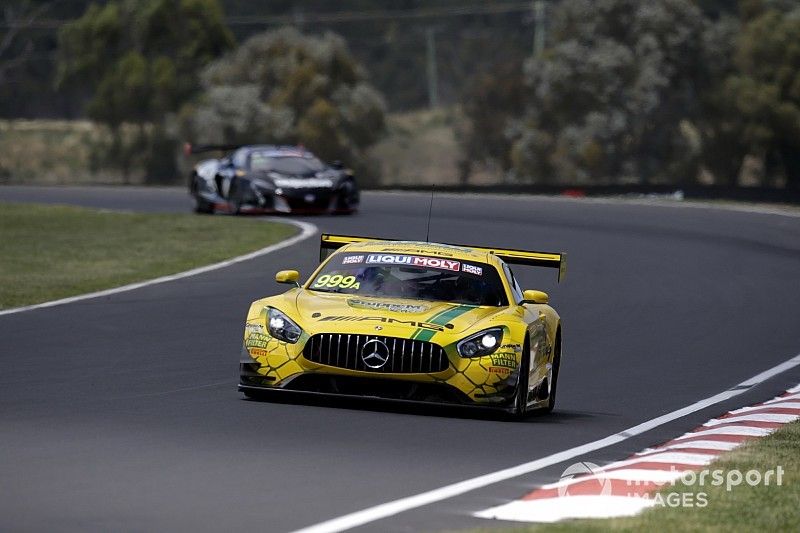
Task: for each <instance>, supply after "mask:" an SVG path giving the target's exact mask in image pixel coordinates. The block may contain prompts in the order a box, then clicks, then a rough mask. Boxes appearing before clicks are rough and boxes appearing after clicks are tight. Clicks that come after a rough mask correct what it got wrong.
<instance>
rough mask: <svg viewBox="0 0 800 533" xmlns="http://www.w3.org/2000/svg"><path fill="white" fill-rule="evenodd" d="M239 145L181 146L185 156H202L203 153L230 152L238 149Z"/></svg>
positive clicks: (187, 144)
mask: <svg viewBox="0 0 800 533" xmlns="http://www.w3.org/2000/svg"><path fill="white" fill-rule="evenodd" d="M241 146H242V145H241V144H192V143H188V142H187V143H184V144H183V153H184V154H185V155H192V154H202V153H204V152H216V151H219V152H231V151H233V150H236V149H238V148H240V147H241Z"/></svg>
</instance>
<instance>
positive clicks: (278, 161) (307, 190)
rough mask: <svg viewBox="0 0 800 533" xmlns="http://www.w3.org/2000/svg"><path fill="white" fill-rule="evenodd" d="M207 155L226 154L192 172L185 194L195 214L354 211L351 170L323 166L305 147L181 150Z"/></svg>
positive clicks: (189, 147)
mask: <svg viewBox="0 0 800 533" xmlns="http://www.w3.org/2000/svg"><path fill="white" fill-rule="evenodd" d="M211 151H222V152H227V155H225V156H223V157H221V158H219V159H206V160H203V161H200V162H199V163H197V165H195V167H194V169H193V170H192V173H191V176H190V177H189V193H190V194H191V195H192V197H193V198H194V202H195V212H197V213H214V212H215V211H222V212H228V213H233V214H240V213H301V214H306V213H336V214H350V213H354V212H355V211H356V209H357V208H358V203H359V191H358V186H357V185H356V180H355V177H354V176H353V173H352V171H350V170H347V169H345V168H343V167H342V165H341V164H340V163H338V162H335V163H333V164H331V165H328V164H325V163H323V162H322V161H321V160H320V159H319V158H317V157H316V156H315V155H314V154H312V153H311V152H309V151H308V150H306V149H304V148H303V147H298V146H274V145H247V146H231V145H202V146H193V145H191V144H187V145H186V146H185V152H186V154H187V155H189V154H197V153H203V152H211Z"/></svg>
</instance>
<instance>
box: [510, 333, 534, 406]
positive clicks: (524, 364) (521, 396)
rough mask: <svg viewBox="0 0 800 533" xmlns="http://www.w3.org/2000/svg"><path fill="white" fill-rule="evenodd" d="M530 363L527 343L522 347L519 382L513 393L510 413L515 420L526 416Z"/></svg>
mask: <svg viewBox="0 0 800 533" xmlns="http://www.w3.org/2000/svg"><path fill="white" fill-rule="evenodd" d="M530 361H531V355H530V349H529V348H528V341H527V339H526V340H525V343H524V344H523V346H522V361H521V362H520V365H519V380H518V381H517V391H516V392H515V393H514V405H513V408H512V411H511V416H512V418H513V419H515V420H522V419H523V418H525V417H526V416H527V415H528V411H527V405H528V377H529V376H528V373H529V369H528V367H529V365H530Z"/></svg>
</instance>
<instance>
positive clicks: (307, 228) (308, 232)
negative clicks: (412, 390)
mask: <svg viewBox="0 0 800 533" xmlns="http://www.w3.org/2000/svg"><path fill="white" fill-rule="evenodd" d="M278 222H285V223H287V224H291V225H292V226H296V227H298V228H300V233H299V234H297V235H295V236H294V237H290V238H288V239H286V240H285V241H281V242H279V243H275V244H272V245H270V246H267V247H266V248H261V249H260V250H256V251H255V252H250V253H249V254H244V255H240V256H238V257H234V258H232V259H227V260H225V261H220V262H219V263H214V264H212V265H206V266H202V267H198V268H193V269H191V270H186V271H184V272H178V273H177V274H170V275H169V276H162V277H160V278H155V279H151V280H147V281H140V282H137V283H131V284H129V285H123V286H121V287H115V288H113V289H105V290H102V291H97V292H90V293H88V294H81V295H79V296H70V297H69V298H62V299H60V300H53V301H50V302H43V303H40V304H34V305H26V306H25V307H15V308H13V309H6V310H4V311H0V316H3V315H11V314H15V313H22V312H24V311H33V310H34V309H43V308H45V307H55V306H57V305H64V304H71V303H73V302H80V301H82V300H90V299H92V298H100V297H103V296H110V295H112V294H119V293H121V292H127V291H132V290H136V289H141V288H142V287H149V286H151V285H157V284H159V283H166V282H168V281H175V280H177V279H183V278H188V277H190V276H196V275H198V274H205V273H206V272H211V271H212V270H219V269H220V268H225V267H229V266H231V265H234V264H236V263H241V262H242V261H249V260H250V259H255V258H256V257H261V256H262V255H267V254H270V253H272V252H275V251H278V250H281V249H283V248H286V247H288V246H292V245H293V244H297V243H298V242H300V241H303V240H305V239H308V238H309V237H311V236H312V235H314V234H316V233H317V227H316V226H315V225H314V224H309V223H308V222H300V221H297V220H283V219H281V220H279V221H278Z"/></svg>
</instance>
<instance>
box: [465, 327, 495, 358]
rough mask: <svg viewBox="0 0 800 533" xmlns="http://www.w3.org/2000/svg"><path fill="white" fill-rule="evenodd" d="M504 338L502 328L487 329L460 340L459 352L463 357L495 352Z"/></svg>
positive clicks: (481, 355)
mask: <svg viewBox="0 0 800 533" xmlns="http://www.w3.org/2000/svg"><path fill="white" fill-rule="evenodd" d="M502 340H503V329H502V328H492V329H487V330H484V331H481V332H480V333H476V334H475V335H472V336H471V337H467V338H466V339H464V340H463V341H461V342H459V343H458V345H457V347H458V353H459V354H460V355H461V357H483V356H484V355H489V354H490V353H494V351H495V350H497V348H499V347H500V343H501V342H502Z"/></svg>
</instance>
